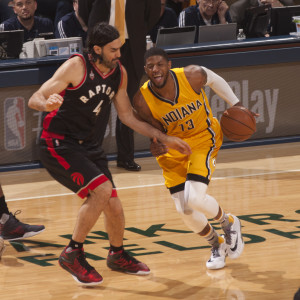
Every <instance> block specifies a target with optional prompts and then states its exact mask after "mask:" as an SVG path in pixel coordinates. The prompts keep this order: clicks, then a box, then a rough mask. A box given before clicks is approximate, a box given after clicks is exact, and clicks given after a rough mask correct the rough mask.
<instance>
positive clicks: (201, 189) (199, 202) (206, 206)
mask: <svg viewBox="0 0 300 300" xmlns="http://www.w3.org/2000/svg"><path fill="white" fill-rule="evenodd" d="M206 191H207V185H206V184H205V183H202V182H198V181H193V180H188V181H186V183H185V187H184V197H185V199H186V203H187V205H188V206H189V207H190V208H192V209H194V210H196V211H198V212H201V213H203V214H205V215H206V216H207V217H208V218H215V217H216V215H217V214H218V211H219V204H218V202H217V201H216V199H215V198H214V197H212V196H209V195H207V194H206Z"/></svg>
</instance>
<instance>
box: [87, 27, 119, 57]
mask: <svg viewBox="0 0 300 300" xmlns="http://www.w3.org/2000/svg"><path fill="white" fill-rule="evenodd" d="M119 37H120V34H119V32H118V30H117V29H116V28H115V27H113V26H111V25H109V24H107V23H103V22H101V23H97V24H96V25H95V26H94V27H93V28H92V29H91V30H90V31H89V33H88V36H87V41H86V45H87V48H86V51H87V52H88V53H89V54H91V55H92V57H93V61H94V62H95V61H97V60H99V61H100V62H101V61H102V56H101V55H99V54H96V53H95V51H94V49H93V47H94V46H95V45H97V46H99V47H104V46H105V45H106V44H108V43H110V42H112V41H114V40H116V39H117V38H119Z"/></svg>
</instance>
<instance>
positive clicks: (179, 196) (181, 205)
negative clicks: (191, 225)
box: [171, 191, 192, 217]
mask: <svg viewBox="0 0 300 300" xmlns="http://www.w3.org/2000/svg"><path fill="white" fill-rule="evenodd" d="M171 197H172V199H173V200H174V203H175V207H176V210H177V212H178V213H179V214H180V215H181V216H182V217H184V215H190V214H191V213H192V210H191V209H190V208H189V207H188V206H187V205H186V203H185V202H186V201H185V199H184V191H180V192H177V193H174V194H172V195H171Z"/></svg>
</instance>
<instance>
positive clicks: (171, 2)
mask: <svg viewBox="0 0 300 300" xmlns="http://www.w3.org/2000/svg"><path fill="white" fill-rule="evenodd" d="M198 2H199V0H167V2H166V6H167V7H169V8H172V9H173V10H174V12H175V13H176V15H177V17H178V16H179V14H180V13H181V11H182V10H183V9H185V8H187V7H188V6H192V5H196V4H197V3H198Z"/></svg>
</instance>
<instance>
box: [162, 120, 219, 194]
mask: <svg viewBox="0 0 300 300" xmlns="http://www.w3.org/2000/svg"><path fill="white" fill-rule="evenodd" d="M184 140H185V141H186V142H187V143H188V144H189V145H190V147H191V148H192V154H191V155H184V154H181V153H179V152H178V151H176V150H173V149H170V150H169V152H168V153H167V154H165V155H161V156H159V157H157V162H158V164H159V166H160V167H161V168H162V170H163V176H164V178H165V185H166V186H167V188H169V189H170V191H171V193H173V192H176V191H179V190H182V189H183V184H184V183H185V181H186V180H187V179H189V180H195V181H200V182H204V183H206V184H208V183H209V181H210V179H211V176H212V174H213V172H214V171H215V167H216V157H217V154H218V151H219V149H220V148H221V146H222V141H223V133H222V130H221V127H220V124H219V122H218V120H217V119H215V118H214V119H213V122H212V125H211V127H210V128H209V129H208V130H206V131H205V132H203V133H202V134H200V135H197V136H193V137H191V138H188V139H184ZM177 188H178V190H176V189H177Z"/></svg>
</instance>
